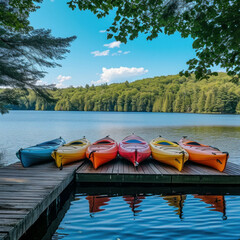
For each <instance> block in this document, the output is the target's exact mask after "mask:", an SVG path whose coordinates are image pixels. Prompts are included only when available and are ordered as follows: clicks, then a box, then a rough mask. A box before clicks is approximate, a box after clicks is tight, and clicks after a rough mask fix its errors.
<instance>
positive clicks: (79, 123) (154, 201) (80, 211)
mask: <svg viewBox="0 0 240 240" xmlns="http://www.w3.org/2000/svg"><path fill="white" fill-rule="evenodd" d="M133 132H134V133H135V134H137V135H140V136H142V137H143V138H145V140H147V141H150V140H151V139H152V138H155V137H156V136H158V135H162V136H164V137H166V138H168V139H169V140H174V141H178V140H179V139H180V138H181V137H182V136H183V135H187V136H188V137H189V138H191V139H193V140H196V141H200V142H202V143H205V144H209V145H213V146H216V147H218V148H220V149H222V150H223V151H228V152H229V153H230V159H229V161H232V162H235V163H240V158H239V156H240V154H239V153H240V115H208V114H181V113H104V112H37V111H11V112H10V114H6V115H3V116H0V134H1V138H0V164H1V165H7V164H10V163H13V162H16V161H17V158H16V156H15V152H16V151H17V150H18V149H19V148H21V147H23V148H24V147H28V146H30V145H35V144H37V143H40V142H43V141H46V140H50V139H54V138H57V137H59V136H62V137H63V138H64V139H65V140H66V141H71V140H74V139H78V138H81V137H82V136H86V137H87V138H88V139H89V140H90V141H92V142H93V141H95V140H97V139H99V138H102V137H104V136H106V135H110V136H111V137H112V138H114V139H115V140H117V141H120V140H121V139H123V138H124V137H125V136H126V135H128V134H131V133H133ZM171 188H172V187H171ZM171 188H170V187H169V188H168V187H165V189H163V190H162V189H161V188H157V190H156V189H155V190H154V189H153V190H151V189H148V188H147V189H146V188H145V189H143V188H142V187H141V188H140V190H139V189H138V191H136V189H135V188H133V189H131V190H128V191H126V192H124V191H123V189H120V190H119V189H118V190H113V189H112V188H108V187H104V188H103V189H98V188H96V189H94V191H90V190H91V189H90V188H87V189H86V188H83V187H78V188H77V190H76V193H75V197H74V200H72V201H71V205H70V208H69V210H68V211H67V212H66V214H65V217H64V218H63V220H62V222H61V223H60V225H59V226H58V228H57V230H56V232H55V234H54V235H53V236H52V240H57V239H66V240H72V239H116V240H120V239H160V238H161V239H240V228H239V222H240V207H239V205H240V196H239V195H233V194H232V193H231V192H230V193H229V192H228V191H227V190H226V191H225V192H222V191H221V190H220V191H219V192H218V191H216V190H214V191H213V192H211V191H210V190H207V191H202V192H201V193H199V192H197V191H195V190H192V191H189V192H187V193H186V192H184V193H181V192H177V193H176V191H174V190H172V189H171ZM170 190H171V191H170ZM169 191H170V193H169ZM234 194H236V193H234Z"/></svg>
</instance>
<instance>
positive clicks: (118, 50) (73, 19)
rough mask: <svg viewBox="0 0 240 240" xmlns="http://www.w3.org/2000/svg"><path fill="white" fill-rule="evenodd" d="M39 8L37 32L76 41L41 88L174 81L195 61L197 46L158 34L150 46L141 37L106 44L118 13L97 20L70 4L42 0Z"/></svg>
mask: <svg viewBox="0 0 240 240" xmlns="http://www.w3.org/2000/svg"><path fill="white" fill-rule="evenodd" d="M40 7H41V8H40V9H38V10H37V11H36V12H34V13H31V15H30V19H29V20H30V23H31V25H32V26H33V27H34V28H35V29H38V28H46V29H51V30H52V35H53V36H55V37H69V36H73V35H76V36H77V39H76V40H75V41H74V42H73V43H72V44H71V47H70V48H69V50H70V51H71V52H70V53H68V54H66V58H65V59H64V60H61V61H59V63H60V64H61V65H62V67H57V68H53V69H46V70H47V72H48V74H47V75H46V76H45V78H44V79H42V80H41V81H40V82H39V83H40V84H52V83H54V84H56V86H57V87H59V88H64V87H68V86H74V87H77V86H85V85H86V84H88V85H92V84H94V85H100V84H104V83H107V84H111V83H118V82H125V81H129V82H131V81H134V80H138V79H143V78H149V77H155V76H163V75H173V74H178V73H179V72H180V71H181V70H183V69H185V70H186V69H187V65H186V62H187V61H188V60H189V59H191V58H193V57H195V52H194V50H193V49H192V42H193V40H192V39H191V38H185V39H184V38H181V36H180V34H178V33H176V34H174V35H171V36H167V35H164V34H160V35H159V36H158V38H156V39H154V40H152V41H148V40H146V37H147V36H146V35H144V34H142V35H140V36H139V37H138V38H137V39H135V40H133V41H129V42H128V43H127V44H124V43H120V42H117V41H115V40H114V38H113V39H111V40H107V33H106V32H105V30H106V29H107V28H108V27H109V26H111V23H112V20H113V17H114V13H111V14H110V15H109V16H107V17H106V18H103V19H98V18H97V17H96V16H95V15H94V14H93V13H91V12H90V11H80V10H79V9H75V10H74V11H72V10H71V9H70V8H69V7H68V5H67V0H66V1H65V0H44V1H43V3H42V4H41V5H40Z"/></svg>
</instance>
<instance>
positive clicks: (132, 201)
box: [123, 194, 145, 216]
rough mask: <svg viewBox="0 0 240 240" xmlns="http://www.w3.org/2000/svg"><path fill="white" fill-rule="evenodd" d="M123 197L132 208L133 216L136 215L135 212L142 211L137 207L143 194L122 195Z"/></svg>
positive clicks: (143, 197)
mask: <svg viewBox="0 0 240 240" xmlns="http://www.w3.org/2000/svg"><path fill="white" fill-rule="evenodd" d="M123 199H124V200H125V201H126V202H127V203H128V204H129V207H130V208H131V209H132V212H133V216H137V214H138V213H140V212H141V211H142V210H140V209H137V208H139V207H140V203H141V202H142V200H143V199H145V196H141V195H137V194H136V195H134V196H123Z"/></svg>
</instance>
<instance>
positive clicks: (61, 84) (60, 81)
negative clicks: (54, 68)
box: [56, 75, 72, 88]
mask: <svg viewBox="0 0 240 240" xmlns="http://www.w3.org/2000/svg"><path fill="white" fill-rule="evenodd" d="M70 79H72V77H71V76H62V75H58V77H57V80H58V81H57V83H56V87H57V88H64V87H67V86H65V85H64V82H65V81H67V80H70Z"/></svg>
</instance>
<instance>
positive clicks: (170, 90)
mask: <svg viewBox="0 0 240 240" xmlns="http://www.w3.org/2000/svg"><path fill="white" fill-rule="evenodd" d="M230 79H231V77H229V76H228V75H227V74H226V73H219V74H218V76H212V77H210V78H209V79H204V80H201V81H199V80H196V79H195V78H194V76H191V77H183V76H179V75H169V76H161V77H154V78H146V79H142V80H137V81H134V82H128V81H126V82H124V83H113V84H110V85H107V84H105V85H101V86H94V85H92V86H89V85H86V86H85V87H68V88H62V89H57V88H55V89H54V90H51V91H49V93H50V94H51V95H52V97H53V98H54V100H55V101H54V102H52V103H48V102H47V101H46V100H44V99H43V98H40V97H38V96H36V94H35V93H34V91H33V90H28V93H27V94H24V95H23V96H22V97H21V98H20V104H19V105H18V106H14V105H9V106H7V107H8V108H9V109H13V110H55V111H118V112H181V113H231V114H234V113H237V114H240V85H239V83H238V84H236V83H233V82H231V81H230Z"/></svg>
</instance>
